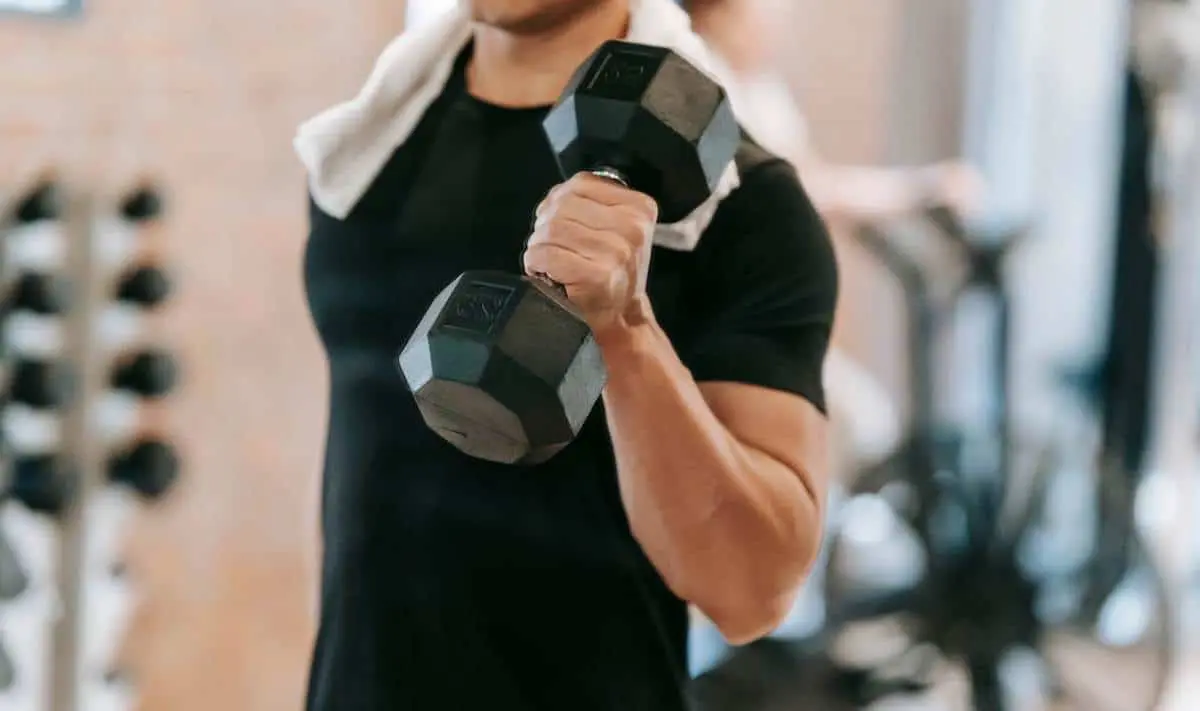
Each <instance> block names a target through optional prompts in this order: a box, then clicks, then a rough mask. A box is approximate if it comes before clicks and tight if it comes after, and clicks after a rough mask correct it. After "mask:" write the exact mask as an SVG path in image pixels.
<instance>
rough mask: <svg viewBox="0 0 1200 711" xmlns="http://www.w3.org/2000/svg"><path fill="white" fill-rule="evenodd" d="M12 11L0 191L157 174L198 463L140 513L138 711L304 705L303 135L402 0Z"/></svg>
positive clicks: (306, 355)
mask: <svg viewBox="0 0 1200 711" xmlns="http://www.w3.org/2000/svg"><path fill="white" fill-rule="evenodd" d="M86 4H87V5H88V7H87V11H86V15H85V17H83V18H82V19H80V20H77V21H74V22H70V23H55V22H48V21H27V20H21V19H16V18H13V17H4V18H3V19H0V47H3V52H2V56H3V61H2V62H0V97H3V99H2V100H0V146H2V148H0V157H2V161H0V165H3V166H4V167H3V172H0V196H3V195H6V194H11V192H12V191H15V190H17V189H19V188H20V187H21V186H22V185H23V184H25V183H26V182H28V181H30V180H32V179H33V177H34V176H35V175H36V174H38V173H40V172H42V171H43V169H45V168H46V167H49V166H63V167H65V169H66V170H69V171H70V172H72V173H77V174H83V175H85V176H86V177H87V178H88V180H89V182H90V184H92V185H94V186H96V187H97V188H98V189H99V190H102V191H105V192H107V193H110V194H111V193H116V192H119V191H120V190H122V189H123V188H124V187H125V186H126V185H127V184H128V183H130V182H131V181H133V180H134V179H135V178H136V177H137V176H140V175H150V176H153V177H155V178H157V179H160V180H161V181H162V184H163V185H164V187H165V188H166V191H167V193H168V198H169V211H168V213H167V219H166V222H165V224H163V225H162V227H161V228H159V230H158V232H159V234H156V235H152V237H153V238H154V239H157V240H160V241H161V244H162V248H163V251H165V253H166V254H167V255H168V259H169V260H170V261H171V262H172V264H173V266H174V268H175V270H176V272H177V274H178V276H179V278H180V283H181V289H180V291H179V294H178V297H177V298H176V299H175V301H174V303H173V304H172V306H171V308H170V310H169V312H168V313H166V314H165V315H164V317H163V318H162V319H161V322H162V331H163V333H162V338H163V339H165V340H168V341H170V342H174V343H175V344H177V346H178V348H179V351H180V354H181V357H182V359H183V365H184V367H185V369H186V376H187V378H186V383H185V385H184V387H183V388H182V389H181V390H180V391H179V393H178V395H177V396H176V397H175V399H174V401H173V406H172V407H171V408H170V410H169V414H168V415H167V418H168V422H166V423H164V426H165V427H166V428H167V429H169V430H171V431H173V432H175V433H176V435H177V442H178V444H179V446H180V448H181V450H182V451H183V454H184V457H185V466H186V471H185V479H184V480H183V481H182V483H181V486H180V488H179V489H178V490H177V491H176V492H175V494H174V495H173V496H172V497H171V498H170V499H169V500H168V501H166V502H165V503H164V504H163V505H162V507H161V508H159V509H158V510H155V511H150V512H147V513H145V514H144V515H142V517H141V519H140V520H139V521H138V522H137V523H136V524H135V536H134V538H133V540H132V541H131V546H130V551H131V566H132V568H133V571H134V573H135V574H136V575H138V576H139V578H140V580H141V590H142V593H143V594H144V595H145V596H146V597H147V601H146V603H145V604H144V606H143V607H142V609H141V611H140V612H139V614H138V617H137V619H136V620H135V622H134V625H133V629H132V630H131V634H130V636H129V640H128V643H127V645H126V650H125V657H126V658H127V659H128V660H129V663H130V666H131V667H132V669H133V671H134V672H135V673H136V674H137V675H138V676H139V678H140V682H141V688H142V691H143V698H144V703H143V705H142V708H143V709H144V710H145V711H213V710H214V709H220V710H221V711H243V710H244V711H276V710H279V711H284V710H286V709H296V708H299V704H300V699H301V697H302V692H303V682H304V676H305V664H306V656H307V652H308V647H309V644H310V639H311V635H312V631H313V630H312V623H311V619H312V614H311V613H312V610H313V605H314V603H315V582H314V574H315V562H316V561H315V557H316V554H317V542H316V541H317V539H316V519H315V504H316V500H317V475H318V467H319V461H320V453H321V438H322V434H323V432H322V428H323V424H324V423H323V417H324V412H323V408H324V395H325V389H326V379H325V372H324V366H323V361H322V357H321V354H320V351H319V348H318V345H317V342H316V340H315V336H314V334H313V331H312V328H311V326H310V324H309V322H308V317H307V314H306V312H305V310H304V307H303V304H302V301H301V284H300V257H301V250H302V247H303V242H304V232H303V230H304V212H303V208H304V200H303V192H302V191H303V175H302V172H301V170H300V169H299V167H298V165H297V163H296V161H295V160H294V159H293V156H292V152H291V148H290V139H291V135H292V131H293V128H294V126H295V125H296V123H297V122H298V121H300V120H301V119H302V118H304V117H305V116H306V115H308V114H310V113H312V112H313V111H315V110H317V109H319V108H320V107H321V106H323V105H325V104H328V103H330V102H331V101H333V100H335V99H337V98H340V97H342V96H345V95H346V94H347V93H348V92H350V91H352V90H353V89H354V88H355V84H356V82H357V81H359V80H360V79H361V78H362V77H363V76H364V72H365V71H366V70H367V69H368V68H369V66H370V63H371V61H372V59H373V58H374V56H375V55H376V54H377V53H378V50H379V49H380V47H381V46H382V45H383V43H384V42H385V41H386V39H387V38H388V37H389V36H390V35H392V34H393V33H394V32H396V31H397V29H398V28H399V25H400V22H399V21H400V19H401V16H402V13H403V2H401V1H399V0H337V1H336V2H320V1H318V0H288V1H286V2H253V1H251V0H168V1H166V2H163V1H162V0H88V2H87V3H86Z"/></svg>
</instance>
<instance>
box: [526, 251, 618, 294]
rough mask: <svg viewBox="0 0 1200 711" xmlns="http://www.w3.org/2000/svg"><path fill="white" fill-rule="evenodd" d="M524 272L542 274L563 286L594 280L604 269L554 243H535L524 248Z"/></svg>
mask: <svg viewBox="0 0 1200 711" xmlns="http://www.w3.org/2000/svg"><path fill="white" fill-rule="evenodd" d="M522 261H523V262H524V264H525V273H526V274H538V275H544V276H545V277H546V278H548V279H550V280H551V281H554V282H556V283H558V284H562V285H563V286H577V285H580V284H588V283H592V282H594V281H596V278H597V275H598V274H601V273H604V272H605V270H604V268H603V267H602V266H600V264H598V263H597V262H596V261H594V260H591V259H588V258H587V257H585V256H583V255H581V254H579V253H578V252H573V251H571V250H569V249H565V248H563V247H560V246H559V245H556V244H537V245H533V246H531V247H530V248H529V249H527V250H525V255H524V257H523V258H522Z"/></svg>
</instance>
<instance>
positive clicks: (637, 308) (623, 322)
mask: <svg viewBox="0 0 1200 711" xmlns="http://www.w3.org/2000/svg"><path fill="white" fill-rule="evenodd" d="M595 337H596V344H597V345H599V346H600V351H601V353H603V354H604V358H605V361H606V362H613V361H619V360H622V359H626V358H629V357H636V356H638V355H642V354H646V353H649V352H652V351H653V349H654V347H655V344H656V343H657V341H658V340H659V328H658V322H657V321H656V320H655V319H654V312H653V311H652V310H651V308H650V300H649V299H647V298H646V297H645V296H641V297H639V298H637V299H635V300H634V302H633V303H631V304H630V306H629V308H628V309H626V311H625V314H623V315H622V316H621V318H619V319H617V320H616V321H614V322H613V323H612V324H611V325H610V326H608V327H607V328H604V329H602V330H597V331H595Z"/></svg>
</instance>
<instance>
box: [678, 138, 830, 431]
mask: <svg viewBox="0 0 1200 711" xmlns="http://www.w3.org/2000/svg"><path fill="white" fill-rule="evenodd" d="M695 256H696V258H697V261H696V268H695V271H694V272H693V273H692V274H691V275H690V278H689V281H690V288H689V289H688V291H689V292H690V295H689V299H690V304H689V311H690V312H691V313H690V314H689V317H690V318H689V320H690V321H692V323H695V324H698V326H697V327H696V329H695V331H694V335H693V337H692V338H691V339H689V344H688V346H687V347H686V348H685V349H684V350H683V351H682V352H681V357H682V359H683V362H684V364H685V365H686V366H687V367H688V368H689V369H690V370H691V372H692V375H693V377H695V379H696V380H697V382H704V381H732V382H740V383H746V384H750V385H759V386H762V387H766V388H772V389H776V390H783V391H786V392H791V393H795V394H797V395H800V396H802V397H804V398H805V399H807V400H808V401H809V402H811V403H812V404H813V405H815V406H816V407H817V408H818V409H819V410H820V411H821V412H823V413H824V412H825V389H824V386H823V383H822V378H821V371H822V367H823V364H824V361H825V354H826V352H827V351H828V348H829V336H830V331H831V330H832V327H833V316H834V309H835V306H836V303H837V290H838V283H837V282H838V280H837V263H836V260H835V257H834V252H833V247H832V244H831V243H830V239H829V233H828V231H827V230H826V229H825V225H824V223H823V222H822V220H821V218H820V216H819V215H818V214H817V212H816V210H815V209H814V208H813V205H812V202H811V201H810V200H809V199H808V196H807V195H806V194H805V192H804V189H803V188H802V187H801V185H800V181H799V179H798V178H797V177H796V173H795V171H794V170H793V169H792V167H791V165H789V164H788V163H786V162H784V161H781V160H772V161H770V162H768V163H764V164H762V165H759V166H757V167H756V168H754V169H752V170H751V171H749V172H748V173H747V174H746V175H744V176H743V178H742V184H741V186H740V187H739V188H738V189H737V190H736V191H734V193H732V194H731V195H730V196H729V197H728V198H726V200H725V202H724V203H722V205H721V207H720V208H719V209H718V210H717V213H716V215H715V216H714V218H713V221H712V223H711V224H710V226H709V228H708V230H706V231H705V234H704V236H703V237H702V238H701V240H700V244H699V245H698V246H697V248H696V254H695Z"/></svg>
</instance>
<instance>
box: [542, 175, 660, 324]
mask: <svg viewBox="0 0 1200 711" xmlns="http://www.w3.org/2000/svg"><path fill="white" fill-rule="evenodd" d="M536 214H537V219H536V221H535V222H534V226H533V234H532V235H531V236H530V238H529V243H528V245H527V247H526V249H525V255H524V264H525V272H526V273H527V274H530V275H534V276H544V277H546V278H548V279H550V280H552V281H554V282H557V283H559V284H561V285H563V286H564V287H566V290H567V298H569V299H570V300H571V302H572V303H573V304H575V305H576V306H577V307H578V308H579V310H580V311H581V312H582V313H583V316H584V318H585V319H586V320H587V322H588V325H589V326H591V328H592V331H593V333H595V334H596V338H597V340H601V341H602V340H603V338H604V336H605V335H606V334H608V333H611V332H613V331H619V330H620V329H622V328H624V327H627V326H631V325H637V324H638V323H640V322H642V321H644V320H646V319H647V318H648V314H649V310H648V309H649V306H648V302H647V300H646V274H647V272H648V269H649V266H650V247H651V243H652V239H653V236H654V226H655V224H656V223H657V221H658V206H657V205H656V204H655V202H654V200H652V199H650V198H649V197H647V196H646V195H643V194H642V193H638V192H635V191H633V190H629V189H627V188H624V187H622V186H620V185H618V184H616V183H614V182H613V181H611V180H608V179H605V178H601V177H598V176H595V175H592V174H590V173H580V174H579V175H576V176H575V177H573V178H571V179H570V180H568V181H567V182H565V183H562V184H561V185H559V186H557V187H555V188H554V189H553V190H551V191H550V194H549V195H547V196H546V199H545V200H543V201H542V204H541V205H539V206H538V208H537V213H536Z"/></svg>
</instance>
